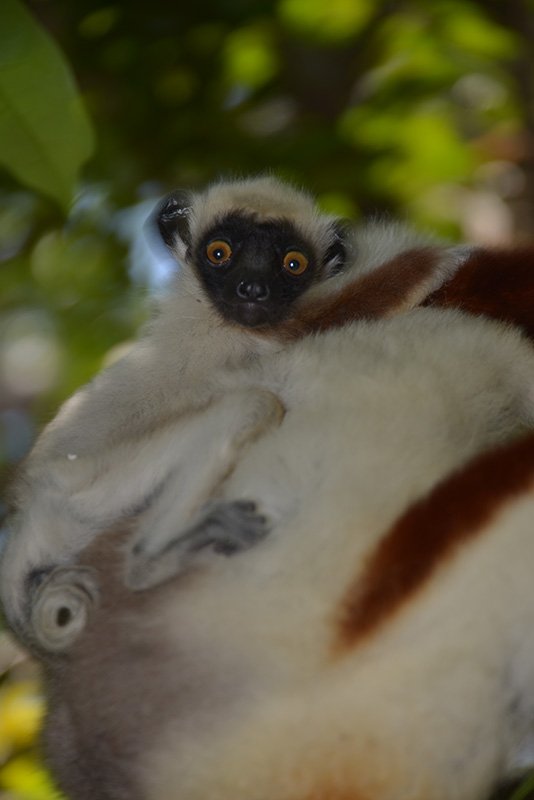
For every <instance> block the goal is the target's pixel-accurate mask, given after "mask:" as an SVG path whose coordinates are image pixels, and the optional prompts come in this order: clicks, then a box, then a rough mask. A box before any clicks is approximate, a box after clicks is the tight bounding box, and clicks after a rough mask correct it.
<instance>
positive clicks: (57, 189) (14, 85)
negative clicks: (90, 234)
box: [0, 0, 93, 210]
mask: <svg viewBox="0 0 534 800" xmlns="http://www.w3.org/2000/svg"><path fill="white" fill-rule="evenodd" d="M92 147H93V141H92V133H91V128H90V125H89V123H88V120H87V118H86V115H85V112H84V109H83V105H82V102H81V100H80V97H79V95H78V93H77V91H76V88H75V85H74V81H73V79H72V75H71V73H70V71H69V68H68V66H67V64H66V63H65V61H64V59H63V57H62V55H61V53H60V52H59V50H58V48H57V47H56V45H55V44H54V43H53V41H52V40H51V39H50V37H49V36H48V35H47V34H46V33H45V32H44V30H43V29H42V28H41V27H40V26H39V25H38V24H37V23H36V22H35V21H34V19H33V18H32V17H31V15H30V14H29V13H28V11H27V10H26V9H25V8H24V6H23V5H22V4H21V3H20V2H18V0H2V3H1V4H0V164H3V165H4V167H5V168H6V169H8V170H9V171H10V172H11V173H12V174H13V175H14V176H15V177H16V178H17V179H18V180H20V181H21V182H22V183H25V184H27V185H28V186H30V187H32V188H34V189H37V190H39V191H41V192H43V193H44V194H46V195H48V196H50V197H52V198H54V199H55V200H57V202H58V203H60V205H61V206H62V208H63V209H64V210H67V209H68V208H69V205H70V202H71V199H72V195H73V191H74V188H75V184H76V180H77V177H78V172H79V169H80V166H81V164H82V163H83V162H84V161H85V160H86V159H87V158H88V156H89V155H90V153H91V150H92Z"/></svg>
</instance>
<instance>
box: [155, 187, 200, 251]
mask: <svg viewBox="0 0 534 800" xmlns="http://www.w3.org/2000/svg"><path fill="white" fill-rule="evenodd" d="M192 200H193V198H192V194H191V192H188V191H187V190H185V189H177V190H176V191H174V192H171V194H169V195H167V197H166V198H165V199H164V200H162V201H161V203H160V204H159V206H158V207H157V208H156V211H155V218H156V222H157V225H158V229H159V232H160V235H161V238H162V239H163V241H164V242H165V244H166V245H168V247H173V246H174V245H176V243H177V242H176V240H177V238H178V239H181V240H182V242H183V243H184V244H185V245H186V246H187V245H189V243H190V231H189V218H190V214H191V207H192Z"/></svg>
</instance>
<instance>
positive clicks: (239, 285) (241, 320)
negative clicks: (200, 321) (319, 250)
mask: <svg viewBox="0 0 534 800" xmlns="http://www.w3.org/2000/svg"><path fill="white" fill-rule="evenodd" d="M189 255H190V258H191V260H192V262H193V266H194V268H195V269H196V271H197V274H198V277H199V279H200V281H201V283H202V285H203V287H204V289H205V290H206V293H207V295H208V297H209V298H210V300H211V301H212V302H213V304H214V306H215V307H216V308H217V310H218V311H219V313H220V314H221V315H222V316H223V317H224V318H225V319H227V320H231V321H232V322H237V323H238V324H239V325H244V326H246V327H249V328H258V327H265V326H269V327H270V326H273V325H276V324H277V323H279V322H281V321H282V320H284V319H285V318H286V317H287V316H288V314H289V313H290V310H291V306H292V304H293V303H294V302H295V300H296V299H297V298H298V297H299V295H301V294H302V292H303V291H305V290H306V288H307V287H308V286H309V285H310V283H312V281H313V280H314V277H315V276H316V273H317V268H318V263H317V262H318V255H317V254H316V253H315V252H314V250H313V249H312V247H311V245H310V244H309V243H307V242H305V241H304V239H303V238H302V236H301V235H299V233H298V232H297V230H296V229H295V228H294V226H293V225H292V224H291V223H290V222H288V221H284V220H280V221H268V222H259V221H258V220H257V219H255V218H254V217H253V216H250V215H247V214H244V213H232V214H228V215H226V216H224V217H222V218H221V219H220V220H219V221H218V222H217V224H216V225H214V226H213V227H212V228H210V229H209V230H208V231H207V232H206V233H205V234H204V235H203V236H202V237H201V239H200V240H199V241H198V242H196V243H195V244H194V245H193V246H192V250H191V252H190V254H189Z"/></svg>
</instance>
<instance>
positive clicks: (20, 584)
mask: <svg viewBox="0 0 534 800" xmlns="http://www.w3.org/2000/svg"><path fill="white" fill-rule="evenodd" d="M243 206H247V207H250V208H251V209H252V210H254V211H255V212H256V213H257V214H259V215H260V216H264V217H269V218H277V217H280V216H281V215H283V216H288V217H289V218H290V219H292V220H293V221H294V222H295V224H298V225H299V227H300V229H301V230H302V231H303V233H304V234H305V235H307V236H309V237H311V238H312V240H313V241H315V242H316V244H317V245H319V244H320V242H321V238H322V237H324V235H325V233H326V232H327V231H329V230H330V226H331V223H332V219H331V218H330V217H327V216H324V215H320V214H319V213H318V212H317V210H316V208H315V206H314V205H313V202H312V200H311V199H310V197H309V196H308V195H306V194H304V193H301V192H298V191H297V190H295V189H293V188H291V187H287V186H285V185H283V184H280V182H278V181H276V180H275V179H273V178H258V179H251V180H248V181H238V182H236V183H235V184H229V185H227V184H219V185H215V186H214V187H210V188H208V190H206V192H204V193H200V194H197V195H194V198H193V203H192V208H191V226H192V232H193V235H200V233H201V231H202V230H203V228H204V227H205V226H206V225H207V224H208V223H209V221H210V220H213V217H214V216H215V217H216V216H217V215H218V214H219V213H220V212H221V211H222V210H224V211H229V210H230V209H232V208H234V209H235V208H242V207H243ZM386 230H387V229H386ZM373 231H376V233H374V232H369V234H364V233H361V234H360V235H361V237H362V241H363V240H365V245H362V247H363V250H362V252H369V253H370V252H372V250H373V248H374V249H375V250H376V252H377V253H380V255H381V256H387V257H388V258H389V257H391V256H393V255H394V254H395V243H394V241H395V239H396V240H397V241H398V247H399V252H400V251H402V249H404V248H405V247H406V244H407V242H408V241H409V242H410V243H411V244H415V241H416V240H415V239H414V237H413V236H412V235H411V234H406V235H403V234H400V233H399V229H398V227H395V234H394V235H393V236H389V235H388V234H384V230H383V229H382V228H380V227H378V228H377V227H373ZM384 236H385V238H386V239H387V241H388V244H387V246H386V245H384V246H383V248H382V245H381V242H382V240H383V239H384ZM373 242H374V244H373ZM381 248H382V249H381ZM177 255H178V256H180V255H182V256H183V252H182V251H181V250H180V246H179V243H177ZM449 260H450V259H449V255H448V252H447V251H446V250H444V251H443V263H447V264H448V263H449ZM359 263H360V262H359V261H357V264H358V265H359ZM353 266H355V265H353ZM377 266H378V265H377ZM447 269H448V267H447ZM337 285H338V283H336V281H327V282H326V283H325V284H324V286H323V288H324V291H325V292H328V291H331V290H332V291H333V290H335V288H337ZM312 295H313V296H315V295H314V293H310V296H312ZM279 349H280V345H279V343H278V342H277V340H276V338H274V337H273V338H265V337H263V338H262V337H259V336H256V335H254V333H253V332H251V331H250V330H246V329H243V328H241V329H239V328H237V327H236V326H231V325H229V324H227V323H225V322H224V321H223V320H221V318H220V317H219V316H218V315H217V313H216V312H215V310H214V309H213V307H212V306H211V305H210V303H209V300H208V298H207V297H206V296H205V294H204V292H203V291H202V289H201V288H200V286H199V284H198V282H197V280H196V278H195V277H194V275H193V274H192V271H191V270H190V269H189V268H188V266H187V264H186V265H185V267H184V269H183V270H182V271H181V272H180V273H179V275H178V276H177V278H176V281H175V284H174V286H173V287H172V290H171V291H170V293H169V295H168V297H167V298H166V299H165V300H164V301H163V303H162V306H161V309H160V313H159V315H158V317H157V318H156V319H155V321H154V322H153V324H152V326H151V327H150V329H149V331H148V333H147V335H145V337H144V338H143V339H141V341H140V342H139V343H138V344H137V345H136V346H135V347H134V348H133V350H132V351H131V352H130V353H129V354H128V355H127V356H126V357H125V358H123V359H122V360H121V361H119V362H118V363H116V364H115V365H113V366H112V367H111V368H109V369H108V370H106V371H105V372H103V373H101V374H100V375H99V376H97V378H96V379H95V380H94V381H93V382H92V383H90V384H89V385H88V386H87V387H85V388H83V389H81V390H80V391H79V392H77V393H76V394H75V395H74V396H73V397H72V398H71V399H70V400H68V401H67V402H66V403H65V405H64V406H63V407H62V408H61V409H60V411H59V413H58V415H57V417H56V418H55V419H54V420H53V422H52V423H51V424H50V425H49V426H48V427H47V428H46V429H45V430H44V432H43V433H42V434H41V436H40V438H39V439H38V441H37V444H36V445H35V447H34V449H33V451H32V453H31V454H30V456H29V458H28V460H27V462H26V464H25V466H24V468H23V470H22V472H21V476H20V479H19V481H18V483H17V484H16V486H15V502H16V506H17V513H16V515H15V516H14V517H13V519H12V521H11V527H12V531H11V535H10V536H9V539H8V541H7V544H6V547H5V549H4V552H3V557H2V561H1V564H0V593H1V599H2V603H3V606H4V610H5V612H6V615H7V616H8V618H9V619H10V621H11V622H12V623H13V625H14V626H19V625H22V626H24V618H25V616H26V614H27V610H28V609H27V604H28V596H27V585H26V578H27V575H28V573H29V572H30V571H31V570H32V569H36V568H37V569H39V568H42V567H50V566H53V565H54V564H64V563H68V562H69V561H72V559H73V558H75V556H76V553H77V552H78V551H79V550H80V548H81V547H83V546H84V545H85V544H87V542H88V541H89V540H90V539H91V538H92V537H93V536H94V535H95V533H96V532H97V531H98V530H101V529H102V525H103V524H104V523H105V524H106V525H108V524H111V523H112V521H114V520H118V519H120V518H121V517H122V516H124V515H125V514H128V513H131V512H132V509H134V508H135V507H142V506H143V504H144V503H146V502H148V501H149V500H150V497H151V494H152V493H153V492H154V491H155V490H157V488H158V481H159V480H160V478H162V467H163V466H165V468H168V469H169V471H171V472H172V470H173V469H175V468H178V467H179V466H180V465H181V467H182V468H184V467H185V468H188V467H189V466H190V465H194V462H195V460H196V461H199V460H201V458H204V453H205V452H207V451H208V450H209V445H210V442H211V436H212V428H211V426H209V425H208V426H206V427H205V428H203V426H202V424H201V422H200V421H199V425H198V429H199V431H200V438H199V439H198V441H197V446H196V447H194V446H193V447H191V446H184V450H183V452H182V448H181V447H178V446H176V447H168V448H167V456H168V457H167V459H166V460H165V462H162V463H161V465H160V466H159V467H158V466H157V465H156V464H155V463H153V462H151V463H150V466H148V467H147V464H146V463H145V459H144V458H143V454H144V453H145V454H146V455H147V456H148V454H149V453H150V452H153V451H154V447H155V441H152V437H153V435H154V431H155V429H156V428H158V427H160V428H161V429H162V431H163V433H161V434H160V435H161V436H163V438H165V432H164V429H165V426H172V424H173V423H174V422H176V423H177V424H178V429H177V431H176V432H175V436H176V437H177V441H178V440H179V439H180V437H181V436H182V435H184V436H185V437H186V439H188V440H189V441H192V440H193V439H192V437H190V436H189V435H188V433H187V430H186V429H185V428H184V425H183V421H182V419H181V418H182V416H183V415H184V414H187V415H190V414H191V412H193V411H196V410H202V409H205V408H206V407H207V406H208V405H209V404H210V403H211V402H213V401H214V400H215V398H217V397H218V395H219V394H220V392H221V388H223V387H224V388H225V389H226V387H227V382H225V379H224V375H225V374H226V373H227V371H228V370H230V369H232V368H233V367H236V366H239V365H247V369H250V368H251V367H252V366H253V364H254V361H255V360H257V359H258V358H263V357H264V356H265V355H266V354H269V353H273V352H277V351H278V350H279ZM244 374H245V375H246V374H247V370H245V373H244ZM240 379H243V378H240ZM246 383H247V386H250V385H251V383H252V382H251V381H249V380H246ZM231 388H235V387H234V386H232V387H231ZM256 402H257V395H256V394H254V393H253V394H252V395H250V393H249V392H248V390H247V396H244V397H243V398H242V403H243V408H244V409H246V410H245V413H244V417H245V419H248V420H249V421H251V420H253V419H255V416H256V412H255V410H254V409H255V405H256ZM275 419H276V411H275V410H274V408H273V414H271V415H269V424H270V423H274V420H275ZM188 424H189V422H186V425H188ZM227 426H228V428H229V429H231V430H233V431H235V430H236V426H235V424H234V423H233V422H232V419H231V418H229V419H225V418H224V417H223V418H221V427H220V428H219V431H220V432H221V434H224V431H225V430H226V427H227ZM182 431H183V433H182ZM258 432H259V431H258V430H257V427H256V426H255V425H254V426H253V429H252V430H251V431H249V435H242V436H241V437H240V442H241V444H242V445H243V444H245V443H246V442H247V440H248V438H250V437H253V436H256V435H257V434H258ZM202 437H204V438H202ZM193 438H194V437H193ZM171 440H172V437H171V439H169V441H171ZM221 446H223V445H221ZM223 449H224V447H223ZM229 452H232V453H233V457H235V454H236V448H235V447H232V446H230V447H229ZM173 454H174V457H175V463H174V464H172V463H171V462H172V460H173ZM73 455H75V456H76V458H75V459H73V458H72V456H73ZM126 464H127V465H128V469H127V472H126V473H123V469H124V465H126ZM220 467H221V471H220V476H219V477H222V476H224V475H225V474H226V473H227V472H228V469H229V467H230V464H229V462H228V461H226V462H225V463H224V464H223V462H222V461H221V462H220ZM195 469H196V470H197V471H198V475H199V476H203V477H206V470H203V468H202V467H199V468H197V467H195ZM208 474H209V476H210V479H209V480H208V481H207V482H206V484H205V485H204V487H203V489H202V488H199V487H194V491H193V487H192V491H193V494H192V496H191V498H189V499H188V500H187V505H188V507H191V506H192V503H193V498H194V502H197V501H198V499H199V498H200V497H201V496H202V495H203V496H204V499H207V498H208V497H209V495H210V494H211V492H212V491H213V490H214V488H215V486H216V485H217V479H216V476H215V475H214V474H213V471H208ZM125 477H126V480H127V483H125ZM182 497H183V492H182ZM184 502H185V500H184ZM91 506H93V509H94V511H91Z"/></svg>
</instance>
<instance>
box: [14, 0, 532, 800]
mask: <svg viewBox="0 0 534 800" xmlns="http://www.w3.org/2000/svg"><path fill="white" fill-rule="evenodd" d="M25 8H26V10H25ZM28 12H30V13H28ZM58 48H59V49H58ZM60 52H62V53H63V54H64V57H65V58H64V59H62V57H61V55H60ZM67 65H70V66H67ZM72 73H73V74H74V76H75V79H76V82H77V84H78V87H79V90H80V93H81V97H82V98H83V102H84V104H85V108H86V109H87V111H88V116H89V117H90V119H91V120H92V125H93V126H94V130H95V141H96V147H95V150H94V153H93V155H92V157H91V159H90V160H89V161H88V162H87V164H86V165H85V167H84V168H83V172H82V173H81V174H80V168H81V165H82V163H83V162H84V160H85V159H86V157H87V156H88V155H89V153H90V151H91V147H92V144H91V142H92V134H91V131H90V127H89V123H88V122H87V119H86V114H85V112H84V111H83V108H82V105H81V103H80V99H79V96H78V94H77V92H76V89H75V84H74V81H73V78H72ZM533 142H534V0H507V1H506V3H504V2H501V0H479V2H477V0H428V1H426V0H328V2H324V0H203V2H199V3H189V4H186V3H180V4H176V3H174V4H171V3H168V2H166V0H152V2H151V3H139V2H137V0H132V1H131V2H129V3H126V2H108V3H106V2H105V0H103V1H102V2H100V3H98V2H95V1H94V0H77V2H76V3H72V2H70V0H31V2H29V3H27V5H26V7H24V6H21V5H19V4H18V3H17V2H16V1H15V0H4V2H3V3H1V4H0V162H1V163H3V164H4V167H5V171H4V172H2V173H1V174H0V466H3V467H4V468H5V469H4V473H5V475H8V474H9V472H10V469H11V468H12V465H14V464H15V463H16V462H17V461H18V460H19V459H20V458H21V457H22V456H23V455H24V453H25V452H26V450H27V448H28V446H29V444H30V442H31V440H32V438H33V436H34V432H35V430H36V429H37V428H38V427H39V426H41V425H42V424H43V422H45V421H46V420H47V419H48V418H49V417H50V416H51V415H52V413H53V411H54V409H55V408H56V407H57V404H58V403H59V402H60V401H61V400H62V399H63V398H64V397H65V396H66V395H67V394H69V393H70V392H71V391H72V390H73V389H74V388H75V387H76V386H78V385H79V384H80V383H82V382H84V381H86V380H88V379H89V378H90V377H91V375H93V374H94V373H95V371H97V370H98V369H100V368H101V366H102V364H103V363H104V362H105V361H106V360H109V359H110V358H112V357H114V356H115V355H116V353H117V352H118V351H119V350H120V348H121V347H122V345H123V344H124V343H125V342H126V341H127V340H128V339H129V338H130V337H131V336H132V335H133V334H134V331H135V330H136V329H137V328H138V327H139V324H140V323H141V322H142V320H143V318H144V315H145V314H146V311H145V310H144V308H145V306H144V303H143V301H142V294H143V291H142V290H143V289H144V288H146V287H148V289H149V291H154V292H157V291H160V290H161V288H162V287H163V286H164V283H165V278H166V276H167V275H168V273H169V268H170V265H169V262H168V261H165V259H163V258H162V255H161V254H158V253H151V252H150V250H149V249H148V248H147V246H146V243H145V240H144V238H143V220H144V218H146V216H147V214H148V213H149V210H150V208H151V207H152V206H153V204H154V203H155V201H156V198H157V197H158V196H160V195H162V194H163V193H164V192H165V191H167V190H168V189H170V188H174V187H176V186H184V185H187V186H198V185H203V184H205V183H206V182H207V181H209V180H212V179H213V178H216V177H218V176H220V175H235V174H249V173H257V172H262V171H265V170H269V171H275V172H276V173H278V174H280V175H281V176H282V177H286V178H289V179H291V180H294V181H297V182H298V183H302V184H304V185H305V186H307V187H308V188H310V189H311V190H312V191H313V192H315V193H316V194H317V195H318V196H319V198H320V202H321V203H322V204H323V206H324V207H325V208H326V209H328V210H329V211H331V212H334V213H339V214H341V215H343V216H348V217H353V218H357V217H359V216H362V215H368V214H381V213H391V214H394V215H396V216H401V217H405V218H407V219H409V220H410V221H411V222H412V223H413V224H415V225H417V226H420V227H425V228H430V229H432V230H435V231H436V232H438V233H440V234H443V235H447V236H451V237H456V238H460V237H464V238H468V239H472V240H476V241H480V242H488V243H496V242H505V241H509V240H511V239H512V238H515V239H520V238H526V237H532V235H533V230H534V226H533V217H534V144H533ZM35 190H38V192H39V193H37V192H36V191H35ZM66 211H68V213H66ZM0 666H1V665H0ZM1 671H2V670H1V669H0V672H1ZM12 682H13V685H12ZM32 686H33V685H32V684H31V682H30V683H27V682H26V683H24V684H21V685H20V686H18V685H17V681H16V680H15V679H14V678H13V670H8V669H7V667H6V668H5V674H4V679H3V683H2V684H1V685H0V764H2V763H5V766H4V767H3V768H2V769H1V772H0V782H1V786H2V788H0V792H1V791H2V789H3V790H4V791H5V792H6V793H8V794H6V795H1V794H0V797H2V798H3V797H7V796H9V797H13V798H26V800H45V798H49V797H50V796H51V795H50V789H49V787H48V784H47V782H46V779H45V778H44V777H43V775H42V774H41V773H40V772H39V770H38V768H37V767H35V770H34V769H33V767H32V769H31V770H30V771H28V768H27V765H28V759H30V761H31V759H33V758H34V755H33V754H32V753H33V751H32V750H31V746H30V750H27V746H28V744H29V743H30V742H31V741H33V734H34V730H35V727H36V726H37V723H38V714H37V713H36V711H35V709H36V706H35V704H34V705H32V703H34V699H35V691H34V688H32ZM32 698H33V699H32Z"/></svg>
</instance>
